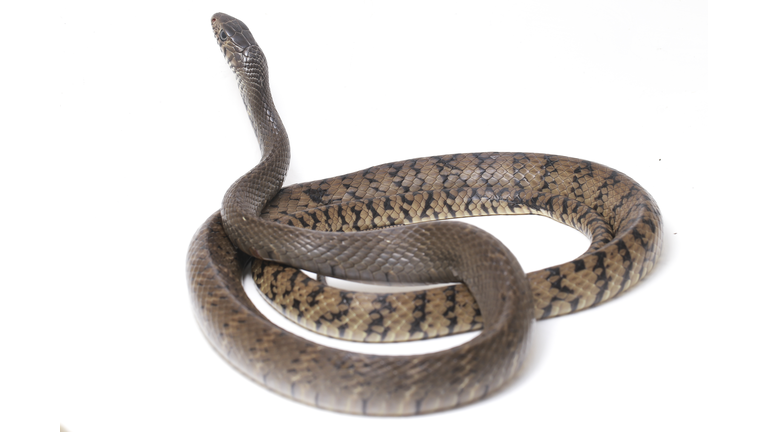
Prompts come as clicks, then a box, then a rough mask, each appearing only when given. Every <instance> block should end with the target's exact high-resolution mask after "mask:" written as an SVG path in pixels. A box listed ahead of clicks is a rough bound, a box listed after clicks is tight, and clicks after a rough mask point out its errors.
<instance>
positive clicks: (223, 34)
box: [219, 30, 227, 41]
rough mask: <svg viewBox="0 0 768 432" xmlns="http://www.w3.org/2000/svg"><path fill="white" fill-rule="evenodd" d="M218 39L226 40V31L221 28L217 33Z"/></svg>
mask: <svg viewBox="0 0 768 432" xmlns="http://www.w3.org/2000/svg"><path fill="white" fill-rule="evenodd" d="M219 39H221V40H223V41H225V40H227V32H225V31H224V30H222V31H221V33H219Z"/></svg>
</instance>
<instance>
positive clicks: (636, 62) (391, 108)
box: [0, 1, 768, 432]
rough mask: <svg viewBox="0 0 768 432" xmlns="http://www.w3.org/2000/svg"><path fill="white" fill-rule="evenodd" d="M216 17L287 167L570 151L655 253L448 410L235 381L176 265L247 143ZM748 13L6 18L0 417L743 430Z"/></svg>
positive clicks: (753, 364)
mask: <svg viewBox="0 0 768 432" xmlns="http://www.w3.org/2000/svg"><path fill="white" fill-rule="evenodd" d="M321 5H322V6H321ZM218 11H222V12H226V13H229V14H231V15H233V16H236V17H238V18H240V19H242V20H243V21H245V22H246V23H247V24H248V26H249V27H250V28H251V30H252V32H253V34H254V36H255V37H256V39H257V41H258V42H259V44H260V46H261V47H262V49H263V50H264V52H265V53H266V55H267V58H268V60H269V64H270V73H271V84H272V89H273V95H274V98H275V101H276V104H277V107H278V110H279V112H280V114H281V116H282V118H283V121H284V122H285V124H286V127H287V129H288V132H289V135H290V137H291V144H292V149H293V151H292V152H293V155H294V156H293V161H292V166H291V172H290V176H289V178H288V180H287V183H294V182H298V181H307V180H313V179H317V178H324V177H329V176H333V175H338V174H342V173H345V172H349V171H353V170H357V169H362V168H366V167H368V166H371V165H375V164H379V163H383V162H389V161H393V160H399V159H405V158H413V157H420V156H428V155H433V154H443V153H460V152H478V151H534V152H545V153H555V154H563V155H568V156H574V157H579V158H584V159H589V160H593V161H597V162H600V163H602V164H605V165H608V166H611V167H614V168H617V169H619V170H621V171H623V172H625V173H627V174H629V175H630V176H632V177H633V178H634V179H635V180H637V181H638V182H639V183H640V184H642V185H643V186H644V187H645V188H646V189H648V190H649V191H650V192H651V194H652V195H653V196H654V197H655V198H656V200H657V202H658V204H659V205H660V207H661V209H662V213H663V217H664V222H665V233H664V241H665V245H664V247H665V249H664V253H663V256H662V261H661V262H660V264H659V265H658V267H657V269H656V270H655V271H654V272H653V273H652V275H651V276H649V277H648V278H647V279H646V280H645V281H643V282H642V283H641V284H640V285H639V286H637V287H636V288H635V289H634V290H633V291H631V292H629V293H627V294H626V295H623V296H621V297H620V298H618V299H615V300H613V301H611V302H608V303H606V304H604V305H602V306H600V307H598V308H595V309H591V310H589V311H586V312H582V313H578V314H574V315H572V316H566V317H561V318H556V319H552V320H547V321H543V322H539V323H537V325H536V326H535V329H534V333H533V346H532V349H531V352H530V355H529V356H528V358H527V363H526V366H525V367H524V369H523V370H522V371H521V373H520V375H519V377H518V379H516V380H514V382H513V383H512V384H511V385H509V386H508V387H507V388H506V389H505V390H503V391H501V392H499V393H497V394H494V395H493V396H492V397H489V398H488V399H487V400H484V401H481V402H479V403H476V404H473V405H471V406H468V407H465V408H461V409H457V410H453V411H449V412H445V413H439V414H433V415H425V416H421V417H414V418H363V417H358V416H350V415H341V414H336V413H331V412H326V411H322V410H318V409H314V408H310V407H306V406H303V405H300V404H298V403H295V402H293V401H291V400H288V399H285V398H283V397H280V396H277V395H275V394H273V393H271V392H269V391H267V390H265V389H264V388H262V387H260V386H259V385H257V384H255V383H253V382H251V381H249V380H248V379H246V378H245V377H244V376H243V375H241V374H239V373H238V372H236V371H235V370H233V369H232V368H231V367H230V366H229V365H228V364H227V363H226V362H225V361H224V360H222V358H220V357H219V356H218V354H216V352H215V351H214V350H213V349H212V348H211V347H210V345H208V343H207V342H206V340H205V338H204V336H203V335H202V333H201V332H200V331H199V329H198V327H197V324H196V322H195V321H194V318H193V316H192V313H191V307H190V302H189V298H188V294H187V287H186V280H185V275H184V265H185V254H186V249H187V246H188V243H189V240H190V239H191V237H192V234H193V233H194V232H195V230H196V229H197V227H198V226H199V225H200V224H201V223H202V222H203V221H204V220H205V219H206V218H207V217H208V216H209V215H210V214H211V213H213V212H214V211H215V210H216V209H217V208H218V207H219V205H220V201H221V197H222V195H223V193H224V191H225V190H226V188H227V187H228V185H229V184H231V183H232V181H234V180H235V179H236V178H237V177H239V176H240V175H241V174H243V173H244V172H246V171H247V170H248V169H249V168H250V167H252V166H253V165H254V164H255V163H256V162H257V160H258V157H259V155H258V147H257V145H256V142H255V139H254V137H253V132H252V131H251V130H250V125H249V122H248V121H247V116H246V114H245V111H244V109H243V105H242V102H241V101H240V96H239V94H238V91H237V88H236V85H235V78H234V76H233V74H232V73H231V72H230V70H229V68H228V67H227V66H226V62H225V60H224V58H223V56H222V55H221V53H220V51H219V48H218V47H217V45H216V42H215V40H214V37H213V35H212V32H211V30H210V25H209V18H210V15H211V14H213V13H214V12H218ZM708 18H715V20H714V24H709V25H711V27H710V28H709V29H708ZM723 25H729V26H728V27H727V28H726V27H723ZM757 26H762V24H761V20H760V19H759V18H758V15H757V14H756V13H754V12H753V11H751V10H749V9H745V10H736V11H727V10H722V9H721V8H719V7H716V6H715V7H713V9H711V10H709V11H708V10H707V4H706V2H701V1H698V2H697V1H642V2H613V1H603V2H600V1H586V2H570V1H549V2H534V1H527V2H515V3H513V4H508V3H507V2H472V3H471V5H470V2H454V1H443V2H399V1H395V2H387V3H379V4H378V5H374V4H373V3H370V4H368V3H366V4H362V2H340V1H332V2H290V1H287V2H261V1H248V2H230V1H221V2H215V3H214V2H184V3H167V4H161V3H149V2H140V1H137V2H122V3H111V2H107V3H104V2H100V3H95V2H94V3H93V4H88V3H82V2H81V3H78V2H74V3H68V2H57V3H56V4H55V5H53V4H52V5H45V4H41V5H38V6H35V7H27V8H25V9H24V10H20V9H17V10H8V11H6V16H5V24H4V25H3V26H2V28H1V29H0V31H2V38H1V39H2V42H1V43H2V47H3V57H4V60H3V68H2V72H1V73H2V75H3V79H2V80H0V86H2V102H1V105H0V108H2V117H0V118H2V132H3V133H2V150H1V151H2V153H1V154H0V169H1V171H0V175H1V176H2V183H1V184H2V200H3V201H2V202H3V203H4V208H3V210H4V211H3V212H2V218H3V224H4V226H5V229H4V233H3V245H4V246H5V247H4V248H2V252H1V253H2V254H3V261H2V262H3V269H4V271H3V274H4V275H6V277H5V280H4V284H3V285H4V293H5V295H4V300H3V305H4V306H5V308H4V312H3V314H2V316H1V317H0V319H2V328H3V330H2V332H3V333H2V334H3V342H2V345H0V346H2V347H3V348H2V353H3V354H2V361H3V368H2V370H3V372H2V376H1V377H0V378H1V379H2V384H1V386H2V393H1V394H2V398H3V399H4V400H3V401H2V404H1V405H2V407H3V408H2V411H3V414H2V415H0V426H2V427H0V429H3V430H23V429H28V430H39V429H38V426H37V424H38V423H40V424H42V423H44V422H47V423H48V426H49V427H51V426H53V425H54V424H55V422H56V421H60V422H61V423H62V424H63V425H65V426H66V427H67V429H68V430H70V431H71V432H87V431H104V430H110V431H137V430H184V431H208V430H228V431H255V430H313V431H326V430H329V431H330V430H339V429H340V428H344V429H345V430H367V431H392V430H467V429H470V428H472V429H474V430H486V429H487V428H490V427H493V428H494V429H495V430H521V431H522V430H533V429H534V428H535V429H536V430H590V431H602V430H648V429H653V430H680V429H688V430H690V429H694V428H698V429H712V430H723V429H725V428H728V429H737V428H739V427H741V428H746V429H747V430H750V429H751V430H755V429H759V428H760V425H761V424H762V427H765V420H764V416H763V415H762V414H760V413H761V411H762V410H763V409H764V406H765V388H766V385H768V380H767V379H766V372H765V370H766V366H765V365H766V362H767V361H768V356H767V355H766V348H765V339H766V338H765V329H766V323H765V319H764V318H763V314H764V311H765V307H766V306H765V305H766V302H767V301H768V295H767V294H766V285H768V284H766V282H765V275H764V273H765V272H764V271H763V268H764V263H763V262H764V258H765V251H764V247H765V242H766V240H767V239H766V235H765V233H764V229H763V228H762V227H763V225H762V217H764V212H765V210H766V206H765V204H764V201H765V200H764V198H763V196H762V195H763V194H764V191H765V188H764V186H763V182H762V181H761V180H762V179H763V178H764V174H762V172H761V171H762V169H763V168H762V167H763V164H764V161H765V153H766V152H765V146H766V144H767V143H768V141H767V140H766V137H765V120H766V118H768V116H766V105H765V100H766V97H765V96H766V94H765V89H766V87H765V84H764V77H765V76H768V75H767V74H765V65H764V64H762V63H761V62H762V61H763V59H764V58H765V53H766V51H765V48H764V47H762V48H759V47H755V48H752V46H751V45H744V44H743V43H745V42H749V41H754V40H755V39H758V37H757V36H759V35H757V34H756V33H755V29H756V28H757ZM708 33H709V35H708ZM729 34H730V35H734V34H735V35H736V36H737V37H739V39H735V40H724V39H723V36H726V35H729ZM708 37H709V38H711V40H709V41H708ZM708 81H709V84H708ZM491 219H493V220H491V221H490V225H487V226H488V229H489V230H490V231H491V232H493V233H494V234H495V235H497V236H499V237H500V238H502V239H503V240H504V241H505V243H506V244H507V246H508V247H509V248H510V249H511V250H512V251H513V252H515V254H516V255H517V256H518V257H519V259H520V260H521V262H522V264H523V266H524V268H525V269H526V270H535V269H537V268H542V267H544V266H548V265H553V264H558V263H560V262H562V261H565V260H568V259H571V258H573V257H575V256H576V255H578V254H579V253H580V252H581V251H582V250H583V249H584V248H585V247H586V240H585V239H583V238H582V237H581V236H580V235H579V234H578V233H576V232H575V231H573V230H570V229H568V228H564V227H562V226H560V225H558V224H556V223H554V222H551V221H548V220H546V219H544V218H539V217H516V218H508V217H498V218H491ZM448 343H455V342H450V341H449V342H448ZM390 347H391V346H390ZM414 349H417V350H418V349H421V348H414ZM53 407H55V408H53ZM57 417H58V418H57Z"/></svg>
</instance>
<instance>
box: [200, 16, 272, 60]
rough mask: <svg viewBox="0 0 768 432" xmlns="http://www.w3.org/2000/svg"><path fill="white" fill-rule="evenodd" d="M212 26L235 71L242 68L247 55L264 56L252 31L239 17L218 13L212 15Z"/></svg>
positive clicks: (222, 50)
mask: <svg viewBox="0 0 768 432" xmlns="http://www.w3.org/2000/svg"><path fill="white" fill-rule="evenodd" d="M211 27H213V33H214V34H215V35H216V40H217V41H218V43H219V47H220V48H221V52H223V53H224V57H226V59H227V63H229V67H231V68H232V70H233V71H235V72H237V70H238V69H242V68H243V67H244V65H245V62H246V61H247V57H253V56H259V57H262V56H263V54H262V53H261V49H260V48H259V46H258V45H257V44H256V40H255V39H254V38H253V35H252V34H251V31H250V30H248V27H247V26H246V25H245V24H244V23H243V22H242V21H240V20H239V19H237V18H234V17H231V16H229V15H227V14H223V13H217V14H214V15H213V17H211Z"/></svg>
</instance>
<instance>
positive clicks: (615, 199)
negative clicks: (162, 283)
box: [186, 13, 663, 416]
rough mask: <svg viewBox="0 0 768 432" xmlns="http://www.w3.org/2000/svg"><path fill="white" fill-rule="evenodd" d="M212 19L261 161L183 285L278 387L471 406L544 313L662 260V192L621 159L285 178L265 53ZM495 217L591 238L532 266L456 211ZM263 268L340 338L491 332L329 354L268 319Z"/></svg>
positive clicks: (342, 408)
mask: <svg viewBox="0 0 768 432" xmlns="http://www.w3.org/2000/svg"><path fill="white" fill-rule="evenodd" d="M211 25H212V28H213V33H214V35H215V37H216V40H217V41H218V45H219V46H220V48H221V51H222V52H223V54H224V56H225V58H226V60H227V63H228V65H229V66H230V69H231V70H232V71H233V72H234V73H235V76H236V78H237V83H238V87H239V89H240V93H241V95H242V99H243V101H244V103H245V107H246V110H247V112H248V116H249V119H250V122H251V124H252V126H253V129H254V131H255V133H256V137H257V141H258V143H259V146H260V149H261V159H260V161H259V162H258V164H257V165H256V166H255V167H254V168H253V169H251V170H250V171H248V172H247V173H246V174H244V175H243V176H242V177H240V178H239V179H238V180H237V181H236V182H235V183H234V184H233V185H232V186H231V187H230V188H229V189H228V190H227V192H226V193H225V196H224V199H223V202H222V207H221V209H220V210H218V211H216V212H215V213H214V214H213V215H212V216H210V217H209V218H208V219H207V220H206V221H205V222H204V223H203V225H202V226H201V227H200V228H199V229H198V230H197V232H196V233H195V235H194V237H193V239H192V241H191V243H190V246H189V250H188V254H187V266H186V275H187V282H188V287H189V294H190V298H191V302H192V309H193V311H194V315H195V318H196V320H197V322H198V324H199V327H200V328H201V330H202V332H203V333H204V334H205V336H206V338H207V339H208V341H209V342H210V343H211V345H212V346H213V347H214V348H215V349H216V350H217V351H218V352H219V353H220V354H221V356H222V357H223V358H224V359H226V360H227V361H228V362H229V363H230V364H231V365H233V366H234V367H235V368H237V369H238V370H240V371H241V372H243V373H244V374H245V375H246V376H248V377H249V378H251V379H252V380H253V381H255V382H257V383H259V384H261V385H263V386H264V387H266V388H268V389H270V390H272V391H274V392H276V393H278V394H281V395H283V396H286V397H288V398H291V399H294V400H296V401H299V402H301V403H304V404H307V405H311V406H315V407H319V408H322V409H327V410H332V411H338V412H344V413H352V414H362V415H379V416H401V415H402V416H405V415H415V414H425V413H431V412H437V411H442V410H448V409H452V408H456V407H459V406H463V405H467V404H470V403H472V402H475V401H477V400H480V399H483V398H485V397H488V395H492V394H494V392H496V391H497V390H499V389H501V388H503V387H504V386H505V385H506V384H507V383H509V382H510V380H511V379H512V377H514V376H515V374H516V372H517V371H518V370H519V368H520V365H521V364H522V362H523V359H524V357H525V352H526V347H527V346H528V344H529V341H530V333H531V328H532V323H533V322H534V321H535V320H537V319H545V318H552V317H556V316H561V315H565V314H569V313H573V312H576V311H579V310H583V309H586V308H590V307H593V306H595V305H598V304H601V303H603V302H605V301H607V300H609V299H611V298H614V297H616V296H617V295H619V294H621V293H623V292H625V291H627V290H628V289H630V288H631V287H633V286H634V285H636V284H637V283H638V281H639V280H641V279H642V278H643V277H645V276H646V275H647V274H648V273H649V272H650V271H651V270H652V269H653V267H654V265H655V264H656V263H657V262H658V260H659V257H660V255H661V248H662V237H663V232H662V230H663V227H662V220H661V214H660V211H659V208H658V206H657V204H656V203H655V201H654V200H653V198H652V197H651V195H650V194H649V193H648V192H647V191H646V190H645V189H643V188H642V187H641V186H640V185H639V184H638V183H637V182H635V181H634V180H632V179H631V178H630V177H628V176H627V175H625V174H622V173H621V172H619V171H617V170H614V169H612V168H609V167H606V166H603V165H600V164H598V163H594V162H590V161H586V160H581V159H576V158H572V157H566V156H558V155H548V154H539V153H524V152H481V153H465V154H451V155H440V156H432V157H423V158H417V159H410V160H405V161H399V162H393V163H388V164H382V165H378V166H375V167H371V168H368V169H364V170H361V171H357V172H353V173H350V174H346V175H341V176H337V177H333V178H328V179H324V180H318V181H313V182H307V183H301V184H295V185H292V186H288V187H283V181H284V179H285V176H286V173H287V171H288V165H289V161H290V146H289V141H288V136H287V133H286V130H285V127H284V125H283V123H282V121H281V119H280V116H279V115H278V113H277V110H276V109H275V104H274V102H273V99H272V95H271V93H270V88H269V81H268V69H267V62H266V58H265V56H264V53H263V51H262V50H261V48H260V47H259V46H258V44H257V43H256V41H255V39H254V36H253V34H252V33H251V31H250V30H249V29H248V27H247V26H246V25H245V24H244V23H243V22H241V21H240V20H238V19H236V18H233V17H231V16H229V15H226V14H223V13H217V14H215V15H213V17H212V18H211ZM342 126H343V125H342ZM497 214H507V215H515V214H536V215H544V216H547V217H550V218H552V219H554V220H556V221H558V222H561V223H564V224H566V225H568V226H570V227H573V228H575V229H577V230H579V231H581V232H582V233H583V234H584V235H585V236H587V237H588V238H589V239H590V245H589V248H588V249H587V250H586V251H585V252H584V253H583V254H582V255H581V256H579V257H577V258H575V259H573V260H572V261H569V262H567V263H564V264H561V265H557V266H553V267H549V268H546V269H543V270H539V271H535V272H532V273H528V274H526V273H525V272H524V271H523V269H522V268H521V266H520V264H519V263H518V261H517V259H516V258H515V257H514V255H513V254H512V253H511V252H510V251H509V249H507V247H505V246H504V244H502V243H501V242H500V241H499V240H497V239H496V238H495V237H493V236H492V235H491V234H489V233H487V232H485V231H483V230H481V229H479V228H477V227H475V226H473V225H470V224H466V223H462V222H459V221H445V219H455V218H461V217H468V216H485V215H497ZM249 265H250V268H249ZM301 269H303V270H304V271H308V272H314V273H317V274H318V275H320V276H327V277H336V278H341V279H351V280H359V281H370V282H372V283H380V284H416V285H418V284H447V285H446V286H443V287H439V288H424V289H422V290H419V291H413V292H406V293H398V294H387V293H378V294H376V293H373V294H372V293H364V292H362V293H355V292H347V291H343V290H338V289H335V288H332V287H329V286H328V285H327V283H326V280H324V278H323V277H320V278H318V279H314V278H312V277H310V276H309V275H307V274H306V273H305V272H304V271H302V270H301ZM249 270H250V271H251V272H252V273H253V275H254V277H255V278H256V280H257V282H258V283H259V287H260V288H259V289H260V292H261V293H262V295H263V296H264V297H265V298H267V299H268V300H270V301H271V302H272V303H273V305H274V306H275V307H276V308H277V309H278V310H280V311H281V312H283V313H284V314H285V315H286V316H288V317H289V318H292V319H294V320H295V321H297V322H299V323H300V324H302V325H305V326H307V327H308V328H310V329H312V330H314V331H318V332H320V333H324V334H327V335H330V336H332V337H337V338H345V339H351V340H359V341H368V342H396V341H404V340H414V339H424V338H428V337H437V336H442V335H445V334H451V333H457V332H462V331H469V330H480V332H479V334H478V335H477V336H476V337H474V338H472V339H470V340H469V341H467V342H465V343H463V344H461V345H459V346H456V347H453V348H450V349H447V350H444V351H439V352H434V353H428V354H420V355H403V356H401V355H372V354H363V353H357V352H352V351H345V350H341V349H336V348H331V347H328V346H325V345H320V344H317V343H314V342H311V341H308V340H306V339H304V338H301V337H299V336H297V335H295V334H293V333H290V332H288V331H286V330H283V329H282V328H280V327H278V326H276V325H275V324H273V323H272V322H270V321H269V320H268V319H267V318H266V317H265V316H264V315H263V313H262V312H260V311H259V310H258V309H257V308H256V307H255V306H254V305H253V303H252V302H251V300H250V299H249V298H248V295H247V294H246V292H245V290H244V288H243V282H242V280H243V274H244V273H246V272H248V271H249Z"/></svg>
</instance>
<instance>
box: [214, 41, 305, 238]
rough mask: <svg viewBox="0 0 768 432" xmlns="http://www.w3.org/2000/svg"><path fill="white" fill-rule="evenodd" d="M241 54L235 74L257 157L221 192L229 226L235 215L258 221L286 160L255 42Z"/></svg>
mask: <svg viewBox="0 0 768 432" xmlns="http://www.w3.org/2000/svg"><path fill="white" fill-rule="evenodd" d="M244 54H245V56H244V60H243V66H242V67H239V68H237V69H236V70H235V74H236V76H237V82H238V86H239V88H240V93H241V95H242V97H243V102H244V103H245V107H246V109H247V111H248V117H249V118H250V120H251V124H252V126H253V129H254V132H255V133H256V138H257V139H258V142H259V147H260V149H261V160H260V162H259V164H258V165H256V166H255V167H254V168H253V169H251V170H250V171H249V172H248V173H246V174H245V175H244V176H242V177H240V179H239V180H238V181H236V182H235V183H234V184H233V185H232V186H231V187H230V188H229V190H228V191H227V193H226V194H225V196H224V201H223V203H222V219H223V222H224V226H225V227H228V226H231V225H232V223H231V222H232V220H234V219H235V218H236V219H237V220H238V221H239V220H249V221H250V220H255V221H257V223H258V220H259V216H260V215H261V211H262V210H263V209H264V207H265V206H266V204H267V203H268V202H269V201H270V200H271V199H272V197H274V196H275V194H276V193H277V192H278V191H279V190H280V188H281V187H282V185H283V180H284V179H285V175H286V173H287V172H288V165H289V163H290V148H289V143H288V135H287V133H286V131H285V127H284V126H283V122H282V120H280V116H279V114H278V113H277V110H276V109H275V105H274V103H273V101H272V95H271V94H270V91H269V80H268V74H267V62H266V60H265V58H264V55H263V53H262V52H261V50H260V49H259V48H258V46H254V47H250V48H249V49H248V50H247V51H246V52H245V53H244ZM253 185H259V187H254V186H253Z"/></svg>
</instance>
